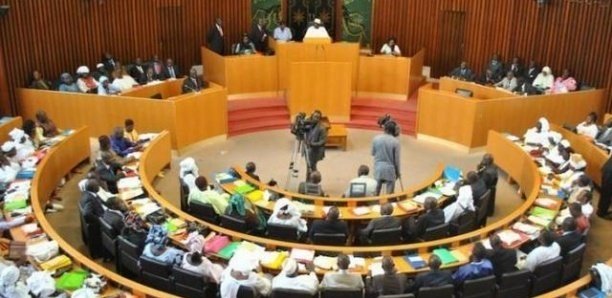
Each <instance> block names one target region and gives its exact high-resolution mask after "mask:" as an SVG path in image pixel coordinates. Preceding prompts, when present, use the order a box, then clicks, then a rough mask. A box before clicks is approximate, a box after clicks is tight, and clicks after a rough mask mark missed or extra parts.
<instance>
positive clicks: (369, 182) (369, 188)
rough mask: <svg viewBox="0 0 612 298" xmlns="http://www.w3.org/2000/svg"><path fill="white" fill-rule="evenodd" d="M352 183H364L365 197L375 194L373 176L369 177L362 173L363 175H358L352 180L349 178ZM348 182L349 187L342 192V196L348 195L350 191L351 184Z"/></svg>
mask: <svg viewBox="0 0 612 298" xmlns="http://www.w3.org/2000/svg"><path fill="white" fill-rule="evenodd" d="M353 183H365V185H366V188H365V193H366V197H373V196H376V184H377V182H376V180H374V179H373V178H370V177H369V176H367V175H363V176H359V177H357V178H355V179H353V180H351V182H350V184H353ZM350 184H349V187H348V188H347V189H346V192H344V196H345V197H347V198H348V197H350V193H351V185H350Z"/></svg>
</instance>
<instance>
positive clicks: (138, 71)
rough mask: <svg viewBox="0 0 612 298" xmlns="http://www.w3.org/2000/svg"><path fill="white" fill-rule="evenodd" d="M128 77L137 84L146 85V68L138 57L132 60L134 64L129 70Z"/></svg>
mask: <svg viewBox="0 0 612 298" xmlns="http://www.w3.org/2000/svg"><path fill="white" fill-rule="evenodd" d="M129 73H130V76H131V77H132V78H134V80H136V82H138V84H141V85H143V84H146V82H145V79H146V74H147V67H146V66H145V65H144V64H143V63H142V58H140V57H138V58H136V60H134V64H132V67H131V68H130V69H129Z"/></svg>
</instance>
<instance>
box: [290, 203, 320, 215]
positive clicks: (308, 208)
mask: <svg viewBox="0 0 612 298" xmlns="http://www.w3.org/2000/svg"><path fill="white" fill-rule="evenodd" d="M293 205H294V206H295V208H297V210H299V211H300V212H301V213H302V214H313V213H314V211H315V206H314V205H312V204H304V203H302V202H298V201H293Z"/></svg>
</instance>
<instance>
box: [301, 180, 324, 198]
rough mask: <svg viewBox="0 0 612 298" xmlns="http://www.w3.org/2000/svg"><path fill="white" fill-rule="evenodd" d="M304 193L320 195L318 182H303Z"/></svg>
mask: <svg viewBox="0 0 612 298" xmlns="http://www.w3.org/2000/svg"><path fill="white" fill-rule="evenodd" d="M304 194H306V195H309V196H320V195H322V194H323V191H322V190H321V185H320V184H314V183H310V182H306V183H305V184H304Z"/></svg>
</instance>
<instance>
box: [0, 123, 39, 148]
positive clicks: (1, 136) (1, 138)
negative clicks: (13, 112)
mask: <svg viewBox="0 0 612 298" xmlns="http://www.w3.org/2000/svg"><path fill="white" fill-rule="evenodd" d="M31 119H34V118H31ZM22 125H23V119H21V117H13V118H11V119H9V120H8V121H6V122H4V123H2V124H0V144H4V142H6V141H8V140H9V139H10V136H9V135H8V134H9V132H11V130H13V129H14V128H19V129H21V126H22Z"/></svg>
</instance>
